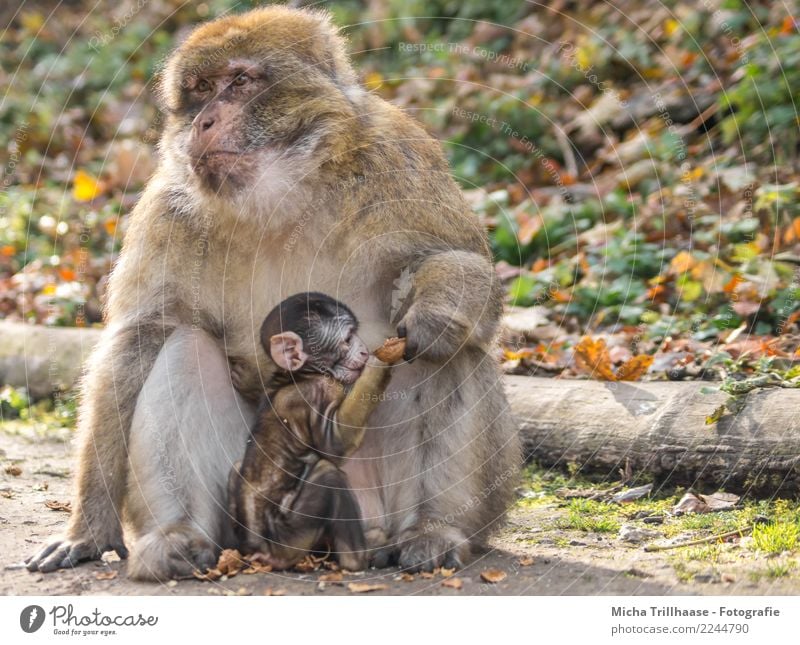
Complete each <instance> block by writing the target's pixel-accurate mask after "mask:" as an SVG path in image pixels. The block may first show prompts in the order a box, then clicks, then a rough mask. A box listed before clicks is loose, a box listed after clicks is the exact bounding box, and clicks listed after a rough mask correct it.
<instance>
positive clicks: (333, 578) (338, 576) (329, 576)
mask: <svg viewBox="0 0 800 645" xmlns="http://www.w3.org/2000/svg"><path fill="white" fill-rule="evenodd" d="M343 579H344V576H343V575H342V572H341V571H331V573H323V574H322V575H321V576H320V577H319V581H320V582H341V581H342V580H343Z"/></svg>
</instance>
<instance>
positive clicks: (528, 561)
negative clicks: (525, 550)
mask: <svg viewBox="0 0 800 645" xmlns="http://www.w3.org/2000/svg"><path fill="white" fill-rule="evenodd" d="M517 564H518V565H519V566H521V567H529V566H531V565H532V564H533V558H532V557H530V556H529V555H526V556H524V557H522V558H520V559H519V560H517Z"/></svg>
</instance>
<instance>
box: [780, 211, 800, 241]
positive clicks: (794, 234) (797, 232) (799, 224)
mask: <svg viewBox="0 0 800 645" xmlns="http://www.w3.org/2000/svg"><path fill="white" fill-rule="evenodd" d="M798 239H800V217H795V218H794V219H793V220H792V223H791V224H789V227H788V228H787V229H786V231H784V233H783V243H784V244H791V243H792V242H794V241H795V240H798Z"/></svg>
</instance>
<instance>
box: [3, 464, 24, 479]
mask: <svg viewBox="0 0 800 645" xmlns="http://www.w3.org/2000/svg"><path fill="white" fill-rule="evenodd" d="M21 474H22V468H20V467H19V466H6V475H11V476H12V477H19V476H20V475H21Z"/></svg>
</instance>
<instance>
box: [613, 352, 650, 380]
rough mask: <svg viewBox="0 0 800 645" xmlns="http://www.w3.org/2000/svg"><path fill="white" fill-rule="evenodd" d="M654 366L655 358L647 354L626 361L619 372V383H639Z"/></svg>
mask: <svg viewBox="0 0 800 645" xmlns="http://www.w3.org/2000/svg"><path fill="white" fill-rule="evenodd" d="M652 364H653V357H652V356H649V355H647V354H639V355H638V356H634V357H633V358H631V359H629V360H627V361H625V362H624V363H623V364H622V365H621V366H620V368H619V369H618V370H617V380H619V381H638V380H639V379H640V378H642V377H643V376H644V375H645V374H647V370H649V369H650V366H651V365H652Z"/></svg>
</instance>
